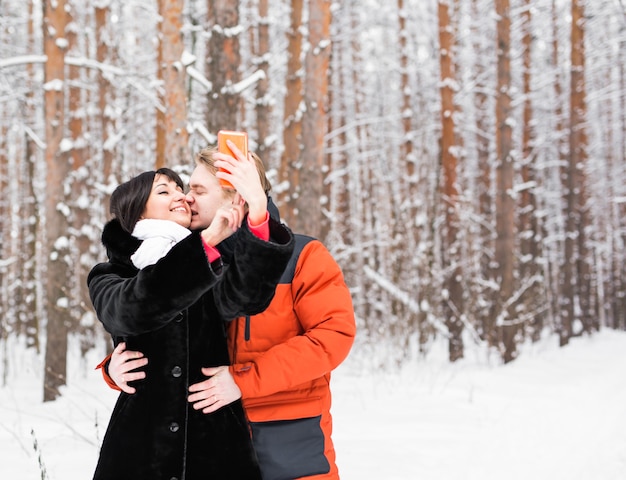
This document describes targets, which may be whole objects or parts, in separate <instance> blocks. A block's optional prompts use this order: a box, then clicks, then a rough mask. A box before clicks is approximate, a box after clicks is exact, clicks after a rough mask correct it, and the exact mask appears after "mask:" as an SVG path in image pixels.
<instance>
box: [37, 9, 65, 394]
mask: <svg viewBox="0 0 626 480" xmlns="http://www.w3.org/2000/svg"><path fill="white" fill-rule="evenodd" d="M65 25H66V12H65V1H64V0H56V1H55V0H46V1H45V3H44V16H43V38H44V53H45V54H46V55H47V58H48V59H47V61H46V63H45V82H46V89H45V117H46V248H45V250H46V253H47V260H48V269H47V272H46V300H47V301H46V313H47V319H48V323H47V327H46V358H45V373H44V385H43V387H44V395H43V397H44V401H51V400H54V399H56V398H57V397H58V396H59V395H60V391H59V388H60V387H61V386H63V385H65V383H66V368H67V332H68V322H69V317H70V314H69V311H68V307H69V293H70V292H69V291H68V285H69V282H68V265H67V263H66V262H67V261H68V253H69V252H68V249H69V239H68V233H69V232H68V220H67V217H66V215H67V213H66V206H65V200H66V199H65V195H64V191H63V190H64V189H63V186H64V184H65V182H66V180H67V178H68V175H69V171H70V169H69V165H70V162H69V158H68V156H67V154H66V153H64V152H63V150H62V149H61V141H62V140H63V137H64V126H65V111H64V108H65V107H64V100H65V97H64V83H65V72H64V57H65V51H64V48H65V45H64V43H63V38H64V35H65Z"/></svg>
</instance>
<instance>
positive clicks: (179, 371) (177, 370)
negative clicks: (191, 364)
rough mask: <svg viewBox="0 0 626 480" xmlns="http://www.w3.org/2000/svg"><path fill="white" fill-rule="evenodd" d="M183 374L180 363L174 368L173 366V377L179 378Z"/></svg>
mask: <svg viewBox="0 0 626 480" xmlns="http://www.w3.org/2000/svg"><path fill="white" fill-rule="evenodd" d="M182 374H183V369H182V368H180V367H179V366H178V365H177V366H175V367H174V368H172V377H174V378H178V377H180V376H181V375H182Z"/></svg>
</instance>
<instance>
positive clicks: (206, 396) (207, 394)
mask: <svg viewBox="0 0 626 480" xmlns="http://www.w3.org/2000/svg"><path fill="white" fill-rule="evenodd" d="M202 373H203V374H204V375H206V376H207V377H209V378H207V379H206V380H204V381H202V382H200V383H194V384H193V385H191V386H190V387H189V391H190V392H191V393H192V394H191V395H189V398H188V400H189V403H193V408H194V409H195V410H200V409H202V413H212V412H214V411H216V410H218V409H220V408H222V407H224V406H226V405H228V404H229V403H233V402H234V401H235V400H237V399H239V398H241V390H239V387H238V386H237V384H236V383H235V380H234V379H233V376H232V375H231V374H230V371H229V370H228V367H227V366H221V367H213V368H203V369H202Z"/></svg>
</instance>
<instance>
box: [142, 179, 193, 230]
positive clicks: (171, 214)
mask: <svg viewBox="0 0 626 480" xmlns="http://www.w3.org/2000/svg"><path fill="white" fill-rule="evenodd" d="M141 218H152V219H155V220H171V221H173V222H176V223H178V224H179V225H182V226H183V227H185V228H189V224H190V223H191V209H190V208H189V204H188V203H187V200H186V199H185V194H184V193H183V191H182V189H181V188H180V187H179V186H178V185H176V182H175V181H174V180H170V179H169V178H167V177H166V176H165V175H159V174H157V175H156V176H155V177H154V182H153V183H152V191H151V192H150V196H149V197H148V201H147V202H146V208H145V209H144V211H143V214H142V215H141Z"/></svg>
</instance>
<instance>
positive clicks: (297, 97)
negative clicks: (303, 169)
mask: <svg viewBox="0 0 626 480" xmlns="http://www.w3.org/2000/svg"><path fill="white" fill-rule="evenodd" d="M301 27H302V0H291V15H290V25H289V30H288V31H287V38H288V45H287V74H286V76H285V91H286V93H285V104H284V113H283V125H284V127H283V145H284V149H283V154H282V157H281V160H280V168H279V171H278V178H279V181H280V188H279V190H278V191H277V193H278V198H279V199H280V203H279V205H280V207H281V208H280V210H281V212H282V215H283V217H284V219H285V221H286V222H287V224H288V225H293V224H295V222H296V217H297V210H296V205H297V198H298V197H297V193H296V189H297V188H299V184H300V168H299V167H300V155H301V149H302V146H301V142H302V111H301V109H302V103H303V90H302V71H303V65H302V29H301Z"/></svg>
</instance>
